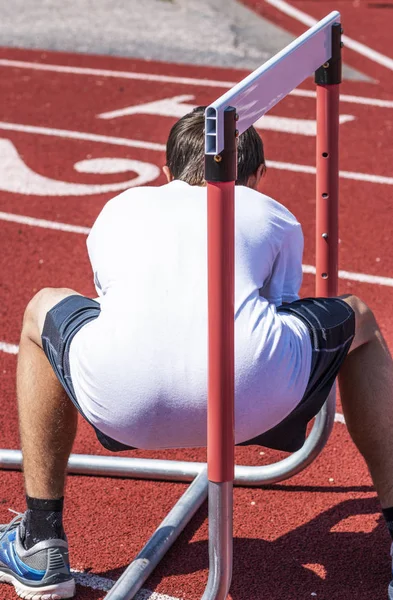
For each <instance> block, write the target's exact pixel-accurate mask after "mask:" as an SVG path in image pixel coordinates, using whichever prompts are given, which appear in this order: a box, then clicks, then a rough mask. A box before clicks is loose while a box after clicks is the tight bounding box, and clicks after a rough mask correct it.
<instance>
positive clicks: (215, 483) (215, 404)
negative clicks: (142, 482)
mask: <svg viewBox="0 0 393 600" xmlns="http://www.w3.org/2000/svg"><path fill="white" fill-rule="evenodd" d="M224 140H225V141H224V144H225V145H224V150H223V152H222V153H221V154H220V155H217V156H210V155H206V157H205V179H206V181H207V204H208V211H207V212H208V296H209V298H208V309H209V376H208V379H209V382H208V445H207V451H208V479H209V561H210V569H209V579H208V582H207V587H206V590H205V593H204V595H203V600H216V599H217V600H225V598H226V597H227V594H228V592H229V587H230V584H231V578H232V542H233V526H232V515H233V479H234V444H235V437H234V379H235V373H234V321H235V319H234V296H235V289H234V280H235V274H234V271H235V250H234V235H235V227H234V195H235V180H236V170H237V156H236V111H235V109H233V108H230V109H227V110H226V111H225V115H224Z"/></svg>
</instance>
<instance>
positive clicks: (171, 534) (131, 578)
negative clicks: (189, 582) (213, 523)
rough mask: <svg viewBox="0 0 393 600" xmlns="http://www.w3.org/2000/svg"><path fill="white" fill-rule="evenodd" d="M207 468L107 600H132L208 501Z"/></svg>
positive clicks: (163, 522) (114, 587)
mask: <svg viewBox="0 0 393 600" xmlns="http://www.w3.org/2000/svg"><path fill="white" fill-rule="evenodd" d="M207 492H208V481H207V468H204V469H203V470H202V471H201V472H200V473H199V475H198V476H197V477H196V478H195V479H194V481H193V482H192V484H191V485H190V486H189V488H188V489H187V491H186V492H185V493H184V494H183V495H182V497H181V498H180V500H178V502H177V503H176V504H175V506H174V507H173V508H172V510H171V511H170V512H169V513H168V515H167V516H166V517H165V519H164V520H163V521H162V523H161V525H160V526H159V527H158V528H157V529H156V531H155V532H154V534H153V536H152V537H151V538H150V540H149V541H148V542H147V544H146V546H145V547H144V548H143V550H141V552H140V553H139V554H138V556H137V557H136V558H135V560H134V561H133V562H132V563H131V564H130V565H129V566H128V567H127V569H126V570H125V571H124V573H123V574H122V575H121V577H120V578H119V579H118V580H117V582H116V583H115V585H114V586H113V588H112V589H111V590H110V592H109V593H108V594H107V595H106V600H131V599H132V598H134V596H135V594H136V593H137V592H138V590H140V588H141V587H142V585H143V584H144V582H145V581H146V579H147V578H148V577H149V575H150V574H151V573H152V572H153V571H154V569H155V568H156V566H157V565H158V563H159V562H160V560H161V559H162V558H163V557H164V555H165V554H166V553H167V552H168V550H169V548H170V547H171V546H172V544H173V543H174V542H175V540H176V539H177V538H178V537H179V535H180V533H181V532H182V531H183V529H184V528H185V526H186V525H187V523H188V522H189V521H190V520H191V519H192V517H193V516H194V514H195V513H196V512H197V510H198V509H199V508H200V506H201V505H202V504H203V502H204V501H205V500H206V498H207Z"/></svg>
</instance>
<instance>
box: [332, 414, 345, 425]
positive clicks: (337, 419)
mask: <svg viewBox="0 0 393 600" xmlns="http://www.w3.org/2000/svg"><path fill="white" fill-rule="evenodd" d="M334 420H335V422H336V423H342V424H343V425H346V423H345V418H344V415H342V414H341V413H336V414H335V416H334Z"/></svg>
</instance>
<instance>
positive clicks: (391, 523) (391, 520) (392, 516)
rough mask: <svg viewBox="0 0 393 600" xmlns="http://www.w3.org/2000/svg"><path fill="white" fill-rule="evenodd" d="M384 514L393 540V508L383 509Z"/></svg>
mask: <svg viewBox="0 0 393 600" xmlns="http://www.w3.org/2000/svg"><path fill="white" fill-rule="evenodd" d="M382 514H383V516H384V517H385V521H386V525H387V526H388V529H389V533H390V537H391V538H392V540H393V506H392V507H391V508H383V509H382Z"/></svg>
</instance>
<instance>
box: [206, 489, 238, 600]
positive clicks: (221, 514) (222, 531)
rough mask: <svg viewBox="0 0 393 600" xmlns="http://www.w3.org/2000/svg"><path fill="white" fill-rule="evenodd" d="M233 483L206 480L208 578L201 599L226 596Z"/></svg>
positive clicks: (230, 574) (227, 589) (230, 559)
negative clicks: (207, 498) (207, 502)
mask: <svg viewBox="0 0 393 600" xmlns="http://www.w3.org/2000/svg"><path fill="white" fill-rule="evenodd" d="M232 515H233V484H232V481H228V482H223V483H215V482H212V481H209V578H208V581H207V586H206V589H205V592H204V594H203V596H202V600H226V598H227V596H228V592H229V588H230V586H231V580H232V556H233V517H232Z"/></svg>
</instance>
